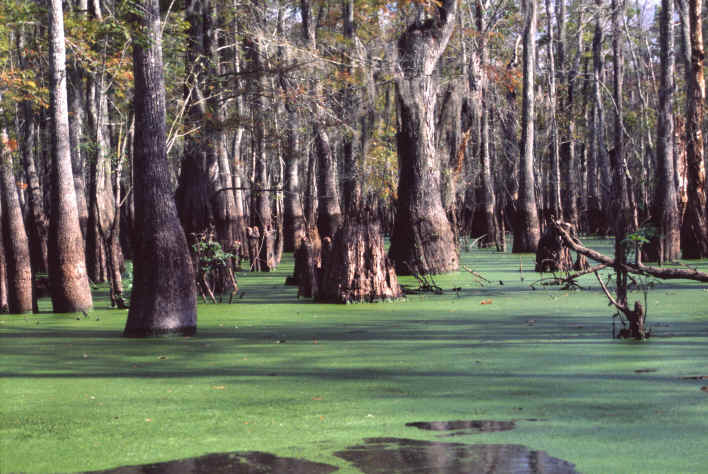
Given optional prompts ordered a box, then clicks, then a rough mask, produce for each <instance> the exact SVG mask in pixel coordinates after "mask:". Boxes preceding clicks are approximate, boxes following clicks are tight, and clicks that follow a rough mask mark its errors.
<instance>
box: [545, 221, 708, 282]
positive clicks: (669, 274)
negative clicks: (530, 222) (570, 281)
mask: <svg viewBox="0 0 708 474" xmlns="http://www.w3.org/2000/svg"><path fill="white" fill-rule="evenodd" d="M562 224H563V223H562V222H560V221H553V222H551V224H550V225H552V226H554V227H555V228H556V230H557V231H558V232H559V233H560V235H561V236H562V237H563V240H564V241H565V243H566V245H568V247H570V248H572V249H573V250H575V251H576V252H578V253H579V254H582V255H585V256H586V257H588V258H591V259H593V260H595V261H596V262H600V263H603V264H605V265H607V266H608V267H616V266H617V265H616V264H615V260H614V259H613V258H611V257H608V256H607V255H603V254H601V253H600V252H597V251H595V250H592V249H589V248H587V247H585V246H584V245H583V244H582V242H580V240H578V239H577V238H575V237H573V236H572V235H570V233H568V231H567V230H566V229H565V228H564V226H563V225H562ZM621 269H622V270H624V271H626V272H629V273H637V274H645V275H651V276H653V277H656V278H661V279H663V280H676V279H686V280H695V281H702V282H708V273H705V272H701V271H698V270H696V269H693V268H659V267H653V266H649V265H644V264H641V263H639V264H634V263H625V264H623V265H621Z"/></svg>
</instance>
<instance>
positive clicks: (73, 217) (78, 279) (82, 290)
mask: <svg viewBox="0 0 708 474" xmlns="http://www.w3.org/2000/svg"><path fill="white" fill-rule="evenodd" d="M48 12H49V15H48V20H49V23H48V24H49V58H50V98H51V119H52V134H51V135H52V155H53V156H52V158H53V160H52V181H53V187H52V197H53V199H52V213H51V219H50V228H49V249H48V250H49V252H48V253H49V274H50V278H51V288H52V291H51V293H52V306H53V311H54V312H55V313H69V312H74V311H79V310H86V309H89V308H91V306H92V305H93V300H92V297H91V288H90V287H89V281H88V277H87V274H86V260H85V256H84V242H83V237H82V236H81V228H80V227H79V215H78V211H77V205H76V190H75V188H74V179H73V173H72V167H71V150H70V147H69V112H68V106H67V89H66V51H65V46H64V17H63V11H62V2H61V0H51V2H50V4H49V9H48Z"/></svg>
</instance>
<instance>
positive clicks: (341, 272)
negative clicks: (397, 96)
mask: <svg viewBox="0 0 708 474" xmlns="http://www.w3.org/2000/svg"><path fill="white" fill-rule="evenodd" d="M353 16H354V1H353V0H347V1H346V3H345V9H344V35H345V37H346V38H348V39H349V40H350V41H352V44H353V45H354V47H355V48H356V49H357V50H358V53H359V60H360V63H361V64H363V63H364V61H362V60H363V59H364V58H363V54H362V52H361V50H360V49H359V48H358V46H359V41H358V38H356V36H355V25H354V22H353ZM353 56H354V55H352V56H350V58H352V59H350V63H349V64H348V65H347V69H348V72H349V73H350V74H351V75H352V76H354V75H360V76H363V77H365V78H366V84H365V88H364V90H361V89H358V90H357V89H349V90H348V91H347V92H345V94H344V95H345V103H346V109H347V110H348V111H349V113H350V114H351V115H350V117H349V123H352V124H358V125H359V127H358V129H356V130H355V131H354V133H353V134H352V136H351V137H348V138H347V139H345V145H344V149H345V153H344V160H345V163H344V169H345V170H347V171H346V181H345V182H346V185H345V189H346V192H347V195H348V200H347V208H346V216H347V217H346V219H345V220H344V224H343V226H342V227H341V228H340V229H339V230H338V231H337V233H336V234H335V235H334V238H333V242H332V249H331V251H330V252H329V254H328V256H327V257H328V258H327V265H323V268H322V273H321V276H320V281H319V291H318V293H317V299H318V300H320V301H330V302H336V303H350V302H372V301H378V300H390V299H395V298H399V297H400V296H401V295H402V292H401V288H400V286H399V285H398V279H397V277H396V272H395V271H394V269H393V266H392V265H391V262H390V261H389V260H388V258H387V257H386V250H385V247H384V240H383V232H382V231H381V225H380V219H379V218H378V216H377V213H376V212H375V211H374V210H373V209H370V208H367V207H365V204H364V201H367V199H366V196H365V195H364V194H365V193H364V192H363V183H362V182H361V180H360V179H359V177H360V176H361V168H362V166H363V160H364V157H365V156H366V150H367V143H368V141H369V138H370V134H371V132H372V130H373V122H374V113H373V111H374V95H375V94H374V91H373V87H374V86H373V83H374V81H373V75H371V74H370V73H369V72H368V71H365V70H363V71H356V70H355V66H354V60H353ZM358 73H360V74H358ZM365 91H367V92H368V93H367V92H365ZM357 95H359V96H360V97H359V100H357V97H356V96H357ZM313 263H314V262H313Z"/></svg>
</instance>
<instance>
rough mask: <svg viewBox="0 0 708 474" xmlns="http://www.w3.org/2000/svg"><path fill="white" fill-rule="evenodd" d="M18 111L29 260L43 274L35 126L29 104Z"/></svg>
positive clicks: (44, 229)
mask: <svg viewBox="0 0 708 474" xmlns="http://www.w3.org/2000/svg"><path fill="white" fill-rule="evenodd" d="M20 108H21V113H22V126H21V130H20V132H21V140H20V147H21V153H22V164H23V166H24V170H25V177H26V179H27V204H28V207H29V212H28V213H27V231H28V232H27V233H28V235H29V242H30V259H31V261H32V268H33V269H34V271H35V272H39V273H47V272H48V271H49V261H48V242H47V238H48V235H49V219H48V218H47V214H46V213H45V212H44V198H43V197H42V188H41V186H40V185H39V177H38V175H37V167H36V165H35V162H34V148H35V136H36V135H35V131H34V129H35V126H34V116H33V114H32V106H31V105H30V104H29V103H28V102H24V103H22V104H21V105H20Z"/></svg>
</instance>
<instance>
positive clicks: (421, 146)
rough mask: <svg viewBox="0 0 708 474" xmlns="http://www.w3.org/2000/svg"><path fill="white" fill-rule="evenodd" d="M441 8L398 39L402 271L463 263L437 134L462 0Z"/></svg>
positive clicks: (395, 248) (397, 258) (396, 254)
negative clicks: (444, 67)
mask: <svg viewBox="0 0 708 474" xmlns="http://www.w3.org/2000/svg"><path fill="white" fill-rule="evenodd" d="M436 10H437V11H436V12H435V14H434V18H431V19H429V20H427V21H420V22H414V23H412V24H410V25H409V26H408V28H407V29H406V31H404V32H403V34H401V36H400V38H399V39H398V43H397V47H398V66H399V68H400V75H399V77H398V79H397V81H396V95H397V102H398V112H399V117H398V135H397V149H398V164H399V166H398V168H399V181H398V203H397V211H396V223H395V227H394V231H393V236H392V237H391V248H390V251H389V255H390V257H391V259H392V260H393V262H394V264H395V266H396V271H398V272H399V273H407V274H410V273H411V272H415V273H421V274H425V273H443V272H448V271H452V270H455V269H456V268H457V266H458V255H457V248H456V242H455V240H454V234H453V231H452V228H451V227H450V222H449V220H448V218H447V215H446V213H445V209H444V208H443V205H442V199H441V188H440V173H441V170H440V166H441V163H440V159H439V157H438V156H437V154H436V150H435V139H434V137H435V102H436V98H437V93H438V89H439V79H438V78H437V77H436V69H437V68H436V66H437V61H438V59H439V58H440V56H441V55H442V53H443V51H444V50H445V48H446V47H447V43H448V41H449V39H450V36H451V34H452V31H453V29H454V26H455V17H456V15H457V1H456V0H444V1H443V2H441V4H440V6H438V7H437V8H436Z"/></svg>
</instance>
